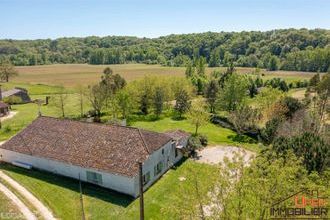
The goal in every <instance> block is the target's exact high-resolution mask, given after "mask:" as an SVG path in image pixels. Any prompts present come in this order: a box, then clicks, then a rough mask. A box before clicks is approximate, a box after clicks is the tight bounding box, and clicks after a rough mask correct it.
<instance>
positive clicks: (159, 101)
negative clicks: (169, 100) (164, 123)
mask: <svg viewBox="0 0 330 220" xmlns="http://www.w3.org/2000/svg"><path fill="white" fill-rule="evenodd" d="M164 96H165V94H164V91H163V89H162V88H161V87H157V88H156V89H155V94H154V97H153V101H154V103H153V104H154V109H155V115H156V116H157V117H159V116H160V114H161V113H162V112H163V107H164Z"/></svg>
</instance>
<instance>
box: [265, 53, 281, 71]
mask: <svg viewBox="0 0 330 220" xmlns="http://www.w3.org/2000/svg"><path fill="white" fill-rule="evenodd" d="M279 62H280V61H279V59H278V58H277V57H276V56H271V57H270V59H269V63H268V65H267V69H268V70H270V71H275V70H278V69H279Z"/></svg>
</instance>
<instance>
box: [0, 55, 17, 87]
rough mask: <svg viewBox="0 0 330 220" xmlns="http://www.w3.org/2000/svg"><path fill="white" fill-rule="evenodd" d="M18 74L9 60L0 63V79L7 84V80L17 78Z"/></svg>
mask: <svg viewBox="0 0 330 220" xmlns="http://www.w3.org/2000/svg"><path fill="white" fill-rule="evenodd" d="M17 75H18V73H17V71H16V70H15V68H14V66H13V65H12V64H11V63H10V61H9V60H4V61H2V62H1V63H0V79H1V80H5V81H6V82H9V79H10V78H12V77H14V76H17Z"/></svg>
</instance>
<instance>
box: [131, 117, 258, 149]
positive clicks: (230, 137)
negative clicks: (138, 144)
mask: <svg viewBox="0 0 330 220" xmlns="http://www.w3.org/2000/svg"><path fill="white" fill-rule="evenodd" d="M132 125H133V126H134V127H140V128H144V129H147V130H152V131H158V132H163V131H167V130H175V129H182V130H185V131H188V132H192V133H193V132H194V131H195V127H194V126H193V125H192V124H190V122H189V121H188V120H180V121H177V120H173V119H171V118H169V117H167V118H164V119H161V120H157V121H138V122H134V123H133V124H132ZM199 133H201V134H204V135H206V136H207V137H208V140H209V145H216V144H224V145H234V146H244V147H246V148H248V149H252V150H254V151H258V146H257V144H251V143H246V142H239V141H238V140H237V134H236V133H235V132H234V131H232V130H230V129H226V128H223V127H220V126H217V125H214V124H212V123H208V124H207V125H205V126H203V127H201V128H200V129H199Z"/></svg>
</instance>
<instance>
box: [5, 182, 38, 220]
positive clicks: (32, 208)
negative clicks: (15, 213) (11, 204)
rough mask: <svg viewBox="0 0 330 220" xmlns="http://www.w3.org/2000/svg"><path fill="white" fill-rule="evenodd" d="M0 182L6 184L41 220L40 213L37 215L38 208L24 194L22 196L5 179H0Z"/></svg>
mask: <svg viewBox="0 0 330 220" xmlns="http://www.w3.org/2000/svg"><path fill="white" fill-rule="evenodd" d="M1 183H2V184H3V185H4V186H6V187H7V188H8V189H9V190H10V191H11V192H12V193H14V194H15V195H16V196H17V198H18V199H19V200H21V202H23V203H24V204H25V205H26V207H28V209H29V210H30V211H31V212H33V213H34V214H35V215H36V217H37V218H38V219H40V220H43V218H42V217H41V216H40V215H38V210H37V209H36V208H35V207H34V206H33V205H32V204H31V203H30V202H29V201H28V200H27V199H26V198H25V197H24V196H22V195H21V194H20V193H19V192H18V191H17V190H16V189H14V188H13V187H12V186H11V185H10V184H9V183H7V182H6V181H4V180H1Z"/></svg>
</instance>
